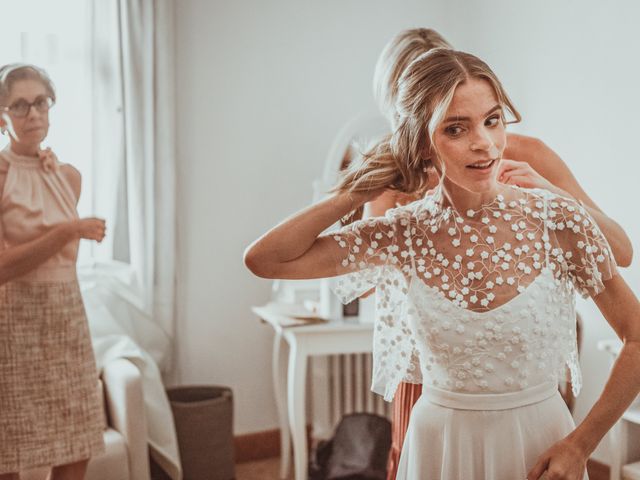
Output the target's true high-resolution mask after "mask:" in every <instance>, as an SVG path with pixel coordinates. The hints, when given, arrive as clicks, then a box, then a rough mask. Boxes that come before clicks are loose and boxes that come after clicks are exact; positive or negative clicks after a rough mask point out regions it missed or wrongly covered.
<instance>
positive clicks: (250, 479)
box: [236, 457, 291, 480]
mask: <svg viewBox="0 0 640 480" xmlns="http://www.w3.org/2000/svg"><path fill="white" fill-rule="evenodd" d="M279 475H280V458H279V457H275V458H268V459H266V460H258V461H256V462H247V463H239V464H237V465H236V480H280V478H279ZM289 478H291V477H289Z"/></svg>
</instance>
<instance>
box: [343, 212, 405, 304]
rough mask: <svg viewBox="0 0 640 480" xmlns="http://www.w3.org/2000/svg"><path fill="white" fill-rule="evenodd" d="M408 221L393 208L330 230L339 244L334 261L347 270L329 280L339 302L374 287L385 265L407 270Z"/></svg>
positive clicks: (380, 278) (386, 267)
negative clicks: (382, 213)
mask: <svg viewBox="0 0 640 480" xmlns="http://www.w3.org/2000/svg"><path fill="white" fill-rule="evenodd" d="M408 225H409V222H408V220H407V218H406V215H403V212H402V211H401V210H400V209H393V210H390V211H388V212H387V213H386V215H385V216H383V217H374V218H369V219H365V220H360V221H357V222H354V223H352V224H349V225H347V226H345V227H343V228H341V229H339V230H337V231H335V232H331V233H330V236H331V237H332V238H333V240H334V241H335V242H336V243H337V244H338V247H339V249H338V251H339V252H340V253H339V256H338V258H337V259H336V262H337V263H338V264H339V266H340V270H342V271H345V270H346V271H347V272H348V273H346V274H344V275H341V276H340V277H338V278H337V279H336V281H335V282H334V283H333V290H334V292H335V293H336V295H338V297H339V298H340V300H341V301H342V302H343V303H348V302H350V301H352V300H353V299H355V298H358V297H359V296H361V295H363V294H364V293H366V292H368V291H369V290H371V289H372V288H374V287H376V285H378V283H379V282H380V281H381V280H382V278H383V276H384V272H385V270H386V269H388V268H391V269H397V270H404V271H405V272H406V273H408V271H409V270H408V267H407V265H406V264H407V258H408V256H409V250H410V249H409V248H408V247H407V245H408V244H409V243H407V242H408V236H409V228H408ZM405 243H406V245H405ZM403 247H404V248H403Z"/></svg>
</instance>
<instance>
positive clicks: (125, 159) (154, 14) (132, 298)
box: [81, 0, 181, 480]
mask: <svg viewBox="0 0 640 480" xmlns="http://www.w3.org/2000/svg"><path fill="white" fill-rule="evenodd" d="M173 12H174V5H173V0H92V19H91V22H92V29H91V31H92V34H91V35H92V38H91V44H92V55H91V61H92V65H93V67H92V88H93V95H92V97H93V102H92V103H93V105H92V107H93V120H92V125H93V134H92V136H93V138H92V145H93V155H92V161H93V166H92V168H93V175H92V177H93V185H92V187H93V188H92V192H93V199H92V203H93V210H94V212H95V214H96V215H97V216H101V217H103V218H105V219H106V221H107V237H106V238H105V241H104V242H103V243H102V244H100V245H95V246H93V251H92V257H93V258H94V259H95V262H94V265H93V266H90V267H89V268H88V269H84V271H81V282H82V283H83V294H84V296H85V304H86V307H87V316H88V319H89V324H90V326H91V330H92V335H93V341H94V349H95V351H96V356H97V357H98V358H97V359H98V364H99V365H100V364H103V363H104V362H105V361H108V359H110V358H113V357H117V356H123V357H126V358H131V359H132V360H134V361H135V363H136V365H138V366H139V367H140V369H141V371H142V374H143V377H145V378H143V388H144V394H145V404H146V414H147V424H148V425H149V432H148V436H149V445H150V447H151V449H150V451H151V454H152V456H153V457H154V458H155V459H156V461H157V462H158V464H159V465H160V466H162V467H163V468H164V469H165V471H167V473H169V474H170V476H171V477H172V478H173V479H174V480H175V479H178V478H180V477H181V471H180V470H181V469H180V460H179V455H178V449H177V442H176V438H175V429H174V426H173V419H172V417H171V410H170V408H169V404H168V401H167V399H166V394H165V393H164V388H163V385H162V379H161V378H160V375H159V374H157V373H156V372H158V371H162V372H163V373H164V374H165V375H167V374H170V373H171V367H172V363H173V362H172V352H173V342H172V340H173V338H174V304H175V238H176V231H175V224H176V218H175V142H174V131H175V129H174V114H175V113H174V112H175V108H174V68H173V61H174V46H173V42H174V36H173ZM122 345H127V348H122ZM132 352H133V353H132ZM151 363H155V365H152V364H151ZM156 365H157V366H156ZM158 367H159V369H158Z"/></svg>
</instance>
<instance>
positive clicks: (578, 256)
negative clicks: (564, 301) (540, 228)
mask: <svg viewBox="0 0 640 480" xmlns="http://www.w3.org/2000/svg"><path fill="white" fill-rule="evenodd" d="M547 222H548V226H549V228H550V230H552V231H553V232H555V236H556V238H557V240H558V244H559V245H560V248H559V249H558V248H556V249H552V250H551V254H552V256H554V257H555V259H556V260H557V261H558V263H559V264H560V265H561V266H562V269H563V271H564V272H565V273H566V274H567V275H568V277H569V279H570V280H571V282H572V283H573V285H574V287H575V289H576V291H578V292H579V293H580V295H582V297H583V298H586V297H589V296H590V297H595V296H596V295H598V294H599V293H601V292H602V291H603V290H604V288H605V287H604V282H605V281H607V280H610V279H611V278H613V277H614V276H615V275H617V274H618V270H617V266H616V261H615V258H614V256H613V253H612V251H611V247H610V246H609V242H608V241H607V239H606V238H605V236H604V235H603V233H602V231H601V230H600V227H598V224H597V223H596V222H595V220H594V219H593V217H592V216H591V215H590V214H589V212H588V211H587V210H586V209H585V208H584V207H583V206H582V205H580V204H579V203H578V202H576V201H575V200H572V199H567V198H562V197H557V198H555V199H552V200H550V201H549V212H548V220H547Z"/></svg>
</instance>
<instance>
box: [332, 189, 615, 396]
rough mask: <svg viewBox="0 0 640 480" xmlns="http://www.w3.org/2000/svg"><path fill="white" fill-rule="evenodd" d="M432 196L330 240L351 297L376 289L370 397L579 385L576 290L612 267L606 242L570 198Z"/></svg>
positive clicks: (591, 288) (343, 290)
mask: <svg viewBox="0 0 640 480" xmlns="http://www.w3.org/2000/svg"><path fill="white" fill-rule="evenodd" d="M440 198H441V196H440V195H439V192H436V193H435V194H434V195H430V196H427V197H425V198H424V199H422V200H419V201H417V202H414V203H412V204H409V205H407V206H404V207H400V208H397V209H393V210H390V211H389V212H387V214H386V216H385V217H379V218H372V219H368V220H362V221H360V222H357V223H355V224H351V225H349V226H347V227H344V228H342V229H340V230H339V231H337V232H333V233H331V236H332V238H334V239H335V241H336V242H337V244H338V247H339V251H340V252H341V255H340V257H339V258H338V259H337V261H338V262H340V265H341V268H342V269H347V270H349V271H350V273H348V274H346V275H343V276H342V277H339V278H338V280H337V282H336V287H335V291H336V293H337V294H338V295H339V296H340V297H341V299H342V300H343V301H350V300H352V299H353V298H355V297H357V296H359V295H361V294H362V293H364V292H365V291H367V290H369V289H371V288H372V287H376V309H377V314H376V315H377V318H376V325H375V334H374V374H373V377H374V378H373V390H374V391H376V392H377V393H380V394H382V395H383V396H384V397H385V399H386V400H391V399H392V398H393V395H394V393H395V390H396V388H397V385H398V384H399V383H400V381H403V380H404V381H409V382H413V383H422V382H423V383H425V384H426V385H432V386H434V387H438V388H442V389H446V390H452V391H458V392H467V393H473V392H477V393H501V392H510V391H516V390H520V389H524V388H527V387H528V386H533V385H537V384H539V383H542V382H544V381H557V380H558V379H559V378H561V377H563V376H564V372H565V365H568V366H569V367H570V370H571V373H572V386H573V388H574V393H576V394H577V393H578V391H579V389H580V385H581V381H580V371H579V366H578V361H577V349H576V330H575V324H576V320H575V315H576V314H575V291H576V290H577V291H578V292H580V293H581V294H582V295H583V296H587V295H596V294H598V293H599V292H600V291H601V290H602V289H603V288H604V287H603V283H602V282H603V280H606V279H608V278H611V277H612V276H613V275H614V274H615V271H616V267H615V261H614V259H613V256H612V254H611V251H610V247H609V246H608V244H607V241H606V240H605V238H604V237H603V235H602V233H601V232H600V230H599V229H598V227H597V225H596V224H595V222H594V221H593V220H592V219H591V217H590V216H589V214H588V213H587V212H586V210H585V209H584V208H583V207H582V206H581V205H579V204H578V203H576V202H575V201H574V200H569V199H565V198H562V197H558V196H556V195H554V194H552V193H550V192H547V191H545V190H525V189H520V188H517V187H505V189H504V191H503V192H502V193H501V194H500V195H498V196H497V197H496V198H495V200H494V201H493V202H492V203H490V204H488V205H484V206H483V207H482V208H480V209H479V210H477V211H472V210H469V211H467V212H464V213H459V212H457V211H456V210H455V209H454V208H452V207H450V206H449V207H447V206H443V204H444V202H441V201H440Z"/></svg>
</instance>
